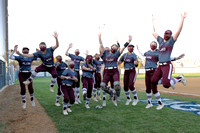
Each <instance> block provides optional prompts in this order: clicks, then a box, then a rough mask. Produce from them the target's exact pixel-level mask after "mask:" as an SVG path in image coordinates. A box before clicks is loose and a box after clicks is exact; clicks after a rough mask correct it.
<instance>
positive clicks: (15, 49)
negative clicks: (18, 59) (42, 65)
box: [14, 45, 34, 57]
mask: <svg viewBox="0 0 200 133" xmlns="http://www.w3.org/2000/svg"><path fill="white" fill-rule="evenodd" d="M17 48H18V45H15V48H14V51H15V52H16V54H18V55H19V56H24V57H34V55H33V54H22V53H20V52H19V51H18V50H17Z"/></svg>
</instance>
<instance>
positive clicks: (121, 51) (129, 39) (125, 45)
mask: <svg viewBox="0 0 200 133" xmlns="http://www.w3.org/2000/svg"><path fill="white" fill-rule="evenodd" d="M131 40H132V36H131V35H129V36H128V41H127V42H126V43H125V44H124V46H123V47H122V48H121V49H120V54H122V53H123V51H124V49H125V48H126V47H127V46H128V45H129V43H130V42H131Z"/></svg>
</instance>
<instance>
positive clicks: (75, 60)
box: [72, 58, 80, 63]
mask: <svg viewBox="0 0 200 133" xmlns="http://www.w3.org/2000/svg"><path fill="white" fill-rule="evenodd" d="M72 60H73V61H74V63H79V62H80V60H78V59H75V58H74V59H72Z"/></svg>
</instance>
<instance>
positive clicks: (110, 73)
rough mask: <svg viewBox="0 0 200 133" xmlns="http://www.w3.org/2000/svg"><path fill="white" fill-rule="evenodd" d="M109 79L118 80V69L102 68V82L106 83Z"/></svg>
mask: <svg viewBox="0 0 200 133" xmlns="http://www.w3.org/2000/svg"><path fill="white" fill-rule="evenodd" d="M109 81H113V83H114V82H116V81H118V82H119V81H120V80H119V70H118V69H117V68H114V69H105V70H104V76H103V83H105V84H106V85H108V82H109Z"/></svg>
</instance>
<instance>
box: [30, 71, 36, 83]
mask: <svg viewBox="0 0 200 133" xmlns="http://www.w3.org/2000/svg"><path fill="white" fill-rule="evenodd" d="M36 76H37V72H36V71H33V72H32V74H31V76H30V77H29V79H30V80H31V81H32V80H33V79H34V78H35V77H36Z"/></svg>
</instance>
